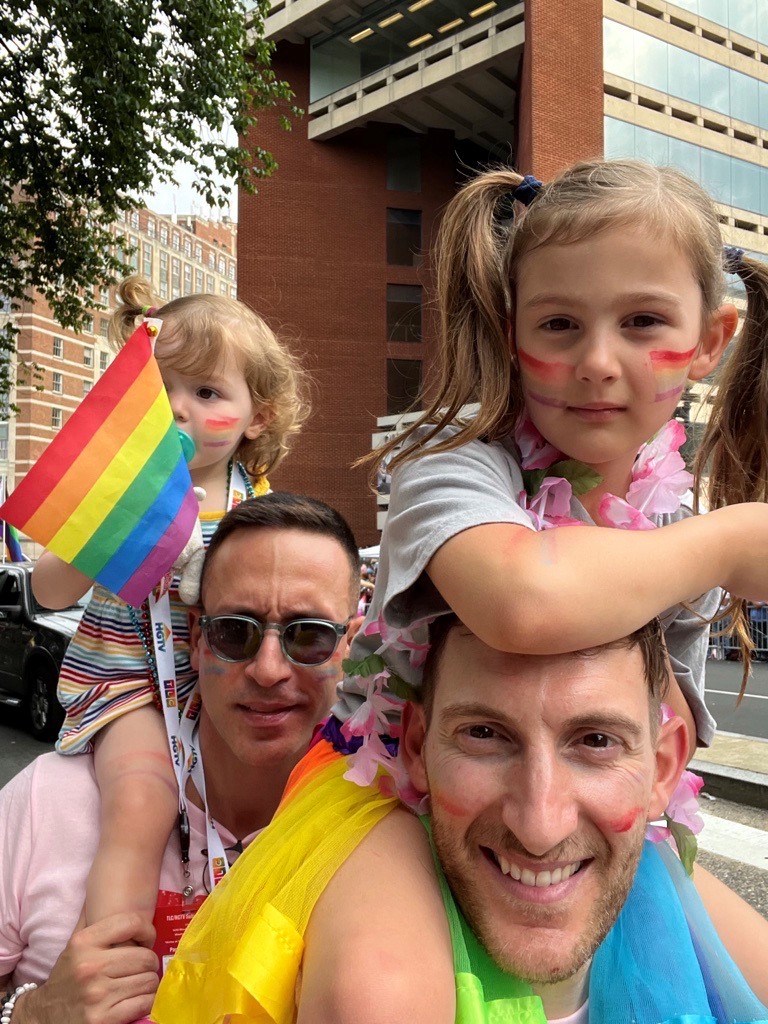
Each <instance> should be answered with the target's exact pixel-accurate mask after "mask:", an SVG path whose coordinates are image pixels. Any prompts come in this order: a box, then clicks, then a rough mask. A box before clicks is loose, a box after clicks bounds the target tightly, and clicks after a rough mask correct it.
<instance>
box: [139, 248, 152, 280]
mask: <svg viewBox="0 0 768 1024" xmlns="http://www.w3.org/2000/svg"><path fill="white" fill-rule="evenodd" d="M153 256H154V249H153V246H151V245H150V244H149V243H148V242H145V243H144V262H143V263H142V266H141V272H142V274H143V275H144V277H148V278H150V280H151V278H152V263H153V262H154V260H153Z"/></svg>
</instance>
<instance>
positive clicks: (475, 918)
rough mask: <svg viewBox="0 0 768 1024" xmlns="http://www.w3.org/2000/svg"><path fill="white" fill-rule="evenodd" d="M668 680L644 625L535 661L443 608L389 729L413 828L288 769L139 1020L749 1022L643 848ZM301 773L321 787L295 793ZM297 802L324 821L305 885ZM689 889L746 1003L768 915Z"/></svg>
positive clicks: (682, 752) (675, 723)
mask: <svg viewBox="0 0 768 1024" xmlns="http://www.w3.org/2000/svg"><path fill="white" fill-rule="evenodd" d="M666 684H667V673H666V665H665V654H664V645H663V639H662V635H661V631H660V627H659V625H658V622H656V621H654V622H653V623H652V624H650V625H649V626H646V627H644V628H643V629H641V630H638V631H637V632H636V633H634V634H632V635H631V636H630V637H628V638H626V639H625V640H621V641H618V642H616V643H614V644H609V645H606V646H603V647H599V648H595V649H593V650H589V651H582V652H576V653H573V654H563V655H556V656H551V657H545V656H531V655H513V654H508V653H503V652H498V651H495V650H492V649H491V648H489V647H487V646H486V645H485V644H484V643H483V642H482V641H480V640H479V639H478V638H477V637H476V636H474V635H473V634H472V633H470V632H469V631H468V630H466V629H465V628H464V627H463V626H462V625H461V624H460V623H459V622H458V621H457V620H456V619H455V617H453V616H445V617H443V618H441V619H439V620H437V622H436V623H434V624H433V626H432V627H431V649H430V653H429V657H428V661H427V664H426V665H425V670H424V686H423V691H422V693H423V695H422V699H421V701H420V703H418V704H408V705H407V706H406V709H405V712H404V719H403V733H402V737H401V751H402V756H403V760H404V762H405V765H406V766H407V768H408V770H409V773H410V778H411V780H412V783H413V784H414V785H415V787H416V789H417V790H418V791H420V792H421V793H423V794H427V795H428V797H429V803H430V808H431V809H430V812H429V814H428V815H427V816H425V817H424V818H422V820H421V821H420V820H419V819H418V818H417V817H415V816H414V815H413V814H411V813H410V812H407V811H405V810H403V809H401V808H397V807H394V801H393V800H392V799H391V798H389V801H388V798H387V795H386V792H387V790H386V787H385V793H384V794H382V793H381V792H380V790H379V788H378V787H373V786H371V787H367V788H362V787H359V786H356V785H355V784H354V783H353V782H350V781H347V782H344V781H343V780H341V779H340V774H341V772H343V771H344V769H345V758H340V759H339V760H340V762H341V763H340V764H338V765H337V766H336V767H334V761H333V755H332V753H331V752H330V751H327V752H326V755H325V760H323V759H322V757H315V758H314V760H313V761H312V762H311V763H306V762H307V759H305V762H304V764H305V767H304V768H303V769H302V765H299V767H298V768H297V769H296V772H295V773H294V775H293V776H292V783H291V786H290V795H289V796H288V797H287V798H286V799H285V800H284V801H283V803H282V805H281V808H280V810H279V811H278V813H277V815H276V817H275V819H274V821H273V822H272V825H271V826H270V828H269V829H267V830H265V832H264V833H263V834H262V835H261V836H259V837H258V839H257V840H256V842H255V844H254V846H253V848H252V849H251V850H249V851H248V854H247V856H246V858H245V861H247V862H248V867H249V869H250V870H249V874H248V875H247V876H245V875H239V876H238V875H237V873H235V875H233V877H232V880H231V881H232V885H231V886H230V887H228V888H227V889H226V891H222V892H221V893H219V894H217V896H219V897H220V899H218V900H216V901H213V902H212V903H211V904H209V906H208V907H207V908H206V910H207V911H208V913H207V915H206V920H205V922H204V923H203V922H202V921H196V922H195V923H194V925H193V926H192V929H191V930H190V932H189V933H188V936H187V937H185V941H184V942H183V943H182V945H181V946H180V949H179V958H180V961H179V966H178V974H177V975H176V978H175V980H176V982H178V986H176V987H169V988H167V990H166V991H165V993H163V990H162V989H161V996H163V995H164V996H165V998H164V999H161V1001H160V1003H159V1004H158V1005H157V1006H156V1014H157V1016H156V1018H155V1019H157V1020H158V1021H160V1022H161V1024H171V1022H173V1021H174V1020H176V1019H180V1018H178V1016H175V1014H176V1015H177V1014H179V1013H181V1014H182V1016H183V1017H184V1020H185V1021H187V1022H188V1024H214V1022H219V1021H221V1020H224V1019H228V1018H226V1015H227V1013H232V1014H233V1016H232V1018H231V1019H232V1020H233V1021H234V1020H238V1021H239V1020H242V1021H251V1020H252V1021H281V1022H282V1021H286V1022H287V1021H291V1020H293V1021H297V1022H298V1024H357V1022H359V1021H362V1020H364V1021H366V1024H385V1022H390V1021H393V1020H397V1021H401V1020H403V1021H404V1020H409V1021H417V1022H418V1024H454V1022H456V1024H475V1022H479V1021H499V1022H501V1021H503V1022H504V1024H545V1022H546V1021H549V1022H557V1024H566V1022H567V1024H587V1021H589V1022H590V1024H662V1022H668V1021H672V1020H673V1019H674V1020H681V1019H685V1020H697V1021H698V1020H701V1021H702V1022H703V1021H707V1022H708V1024H713V1022H714V1024H726V1022H727V1024H732V1022H733V1021H737V1020H738V1021H742V1022H747V1021H761V1022H763V1021H766V1020H768V1010H766V1008H765V1007H764V1006H762V1004H761V1003H760V1002H759V1001H758V998H757V997H756V996H755V995H754V994H753V993H752V992H751V991H750V989H749V987H748V985H747V983H746V982H745V981H744V979H743V978H742V976H741V974H740V972H739V969H738V968H737V967H736V966H735V964H734V963H733V961H732V960H731V959H730V956H729V954H728V953H727V952H726V950H725V948H724V946H723V944H722V942H721V940H720V938H719V937H718V934H717V932H716V930H715V927H714V926H713V923H712V921H710V919H709V917H708V915H707V911H706V910H705V909H704V906H703V905H702V903H701V900H700V898H699V896H698V894H697V893H696V890H695V889H694V886H693V885H692V883H691V882H690V881H689V880H688V879H687V877H686V876H685V873H684V870H683V868H682V866H681V864H680V862H679V861H678V860H677V858H676V857H675V855H674V854H673V853H672V851H671V850H670V849H669V848H668V847H667V846H666V844H663V845H662V847H660V848H657V847H655V846H654V845H653V844H651V843H648V842H647V841H645V838H644V836H645V829H646V825H647V823H648V821H652V820H654V819H656V818H658V817H659V816H660V815H661V814H662V813H663V811H664V809H665V808H666V807H667V806H668V804H669V798H670V795H671V793H672V792H673V790H674V789H675V787H676V785H677V782H678V780H679V777H680V773H681V772H682V770H683V768H684V766H685V763H686V759H687V744H686V737H685V730H684V728H683V725H682V722H681V720H680V719H677V718H672V719H671V720H669V721H666V722H665V723H664V724H661V723H660V717H661V716H660V707H661V699H662V695H663V692H664V688H665V686H666ZM336 756H337V757H338V755H336ZM302 771H303V775H304V777H305V778H310V779H312V780H314V784H315V785H319V788H318V789H315V790H312V783H305V792H303V793H302V791H301V783H300V778H299V777H300V775H301V774H302ZM323 772H325V782H324V783H319V782H318V780H320V779H321V778H322V776H323ZM334 773H335V774H334ZM344 786H346V787H347V788H346V790H344V788H343V787H344ZM389 791H391V789H390V790H389ZM302 800H305V801H306V802H307V806H308V807H311V806H312V804H313V803H315V804H317V803H318V802H319V805H320V806H322V807H324V808H325V823H324V828H323V829H322V830H321V831H320V832H318V833H317V834H316V835H315V836H314V837H313V839H312V842H311V843H310V844H309V849H310V852H309V853H308V854H306V857H307V858H308V859H309V861H310V868H309V869H308V870H306V871H303V870H302V865H301V858H300V857H298V859H297V854H296V852H295V851H296V848H297V847H298V849H300V850H301V849H306V848H307V847H306V846H305V845H304V844H305V843H306V839H302V835H301V829H300V822H301V820H302V804H301V801H302ZM342 800H343V803H342V802H340V801H342ZM292 804H293V805H295V806H293V809H292ZM342 807H344V809H345V810H344V814H343V815H342V814H341V808H342ZM393 808H394V809H393ZM366 814H367V815H368V818H367V821H364V820H363V817H364V815H366ZM352 833H354V835H353V836H352ZM350 836H351V838H350ZM431 843H433V845H431ZM339 850H342V851H343V852H342V853H341V854H340V853H339ZM245 861H244V863H243V864H242V865H241V866H239V868H238V870H240V867H242V868H245V867H246V864H245ZM282 861H286V864H285V866H284V867H283V865H282ZM260 863H261V864H263V865H266V866H264V867H263V868H262V869H261V870H260V868H259V864H260ZM241 879H245V884H244V885H238V882H239V881H240V880H241ZM699 884H701V885H702V892H703V893H705V894H706V901H707V908H708V909H709V910H710V912H712V909H713V908H714V909H715V910H716V912H717V927H718V928H719V929H720V930H721V932H722V938H723V941H724V942H726V943H727V944H728V947H729V949H731V950H732V951H733V954H734V956H736V958H737V959H738V960H739V961H740V962H746V963H748V965H749V968H750V969H752V968H755V971H754V974H752V975H751V976H750V977H751V980H752V982H753V984H755V985H756V987H757V988H758V990H759V993H760V995H761V996H763V997H764V996H765V990H766V983H765V967H766V959H767V957H768V955H767V954H765V952H763V953H762V954H761V953H759V952H758V953H757V956H756V957H752V958H751V960H750V950H751V951H752V952H754V950H758V951H759V950H760V949H763V950H765V948H766V946H767V945H768V943H766V939H768V923H766V922H765V921H763V920H762V919H761V918H760V917H759V916H758V915H757V914H756V913H755V912H754V911H752V910H751V909H750V908H747V907H746V906H741V907H740V910H739V912H740V913H743V915H744V916H743V917H741V925H740V929H741V933H740V934H739V933H738V932H736V933H734V929H733V928H732V919H731V918H730V917H729V912H730V909H732V908H733V901H734V900H735V899H736V898H735V897H734V896H733V894H731V893H728V891H727V890H725V888H724V887H722V886H719V883H717V882H715V881H714V880H712V879H711V878H710V877H708V876H705V875H704V876H703V877H702V879H701V880H700V883H699ZM233 904H236V906H233ZM307 905H309V906H310V907H311V913H310V914H309V916H308V920H307ZM726 908H730V909H726ZM406 922H407V925H406ZM746 934H748V935H749V941H748V942H746V943H745V942H744V936H745V935H746ZM276 935H277V936H279V941H276V939H275V936H276ZM740 940H741V943H742V944H741V945H740V944H739V942H740ZM206 950H207V951H206ZM207 957H210V959H209V961H208V964H206V962H205V961H206V958H207ZM755 965H756V966H755ZM267 966H268V967H269V971H266V970H265V967H267ZM745 969H746V968H745ZM158 1010H159V1012H158Z"/></svg>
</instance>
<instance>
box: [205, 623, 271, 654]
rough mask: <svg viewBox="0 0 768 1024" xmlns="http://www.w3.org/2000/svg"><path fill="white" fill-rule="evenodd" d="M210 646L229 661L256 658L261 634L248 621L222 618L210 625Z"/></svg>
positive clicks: (208, 639) (207, 637)
mask: <svg viewBox="0 0 768 1024" xmlns="http://www.w3.org/2000/svg"><path fill="white" fill-rule="evenodd" d="M206 640H207V641H208V646H209V647H210V648H211V650H212V651H213V652H214V654H218V656H219V657H220V658H226V660H227V661H246V660H247V659H248V658H252V657H254V655H255V654H256V652H257V651H258V649H259V646H260V644H261V632H260V631H259V630H258V629H257V628H256V626H255V625H254V624H253V623H252V622H249V621H248V620H247V619H235V618H226V617H222V618H220V619H214V620H213V621H212V622H210V623H209V624H208V633H207V636H206Z"/></svg>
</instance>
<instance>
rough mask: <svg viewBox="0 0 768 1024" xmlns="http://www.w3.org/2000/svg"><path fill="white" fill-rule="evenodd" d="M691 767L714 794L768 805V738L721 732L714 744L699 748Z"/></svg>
mask: <svg viewBox="0 0 768 1024" xmlns="http://www.w3.org/2000/svg"><path fill="white" fill-rule="evenodd" d="M690 768H691V770H692V771H694V772H696V774H697V775H701V776H703V777H704V781H705V783H706V792H708V793H711V795H712V796H719V797H722V798H723V799H725V800H733V801H734V802H736V803H740V804H747V805H749V806H751V807H762V808H766V809H768V740H763V739H756V738H753V737H750V736H737V735H734V734H733V733H718V734H717V736H716V737H715V739H714V742H713V743H712V746H711V747H708V748H706V749H704V748H699V749H698V750H697V751H696V756H695V757H694V759H693V760H692V761H691V764H690Z"/></svg>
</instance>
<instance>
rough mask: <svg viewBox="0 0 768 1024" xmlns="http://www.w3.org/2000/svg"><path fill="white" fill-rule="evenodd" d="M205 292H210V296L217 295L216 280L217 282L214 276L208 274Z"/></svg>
mask: <svg viewBox="0 0 768 1024" xmlns="http://www.w3.org/2000/svg"><path fill="white" fill-rule="evenodd" d="M205 290H206V291H207V292H208V294H209V295H215V294H216V280H215V278H214V276H213V274H206V277H205Z"/></svg>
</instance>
